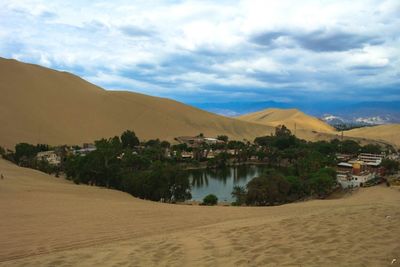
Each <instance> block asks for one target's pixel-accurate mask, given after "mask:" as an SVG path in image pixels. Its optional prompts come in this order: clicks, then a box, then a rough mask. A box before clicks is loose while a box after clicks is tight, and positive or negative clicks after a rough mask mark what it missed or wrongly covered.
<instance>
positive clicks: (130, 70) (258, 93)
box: [0, 0, 400, 106]
mask: <svg viewBox="0 0 400 267" xmlns="http://www.w3.org/2000/svg"><path fill="white" fill-rule="evenodd" d="M0 56H1V57H6V58H15V59H18V60H21V61H25V62H31V63H36V64H40V65H44V66H47V67H50V68H55V69H59V70H66V71H70V72H73V73H75V74H77V75H80V76H82V77H83V78H85V79H87V80H89V81H91V82H93V83H95V84H98V85H100V86H102V87H104V88H106V89H109V90H131V91H136V92H141V93H145V94H150V95H155V96H163V97H169V98H173V99H177V100H179V101H183V102H185V103H197V104H198V105H200V106H201V103H205V102H207V103H210V102H231V103H232V102H235V103H236V102H237V103H240V102H251V101H255V102H257V101H277V102H283V103H292V102H296V101H302V100H304V101H309V102H318V101H320V100H331V101H341V100H348V99H358V100H362V101H370V100H377V99H379V100H382V101H392V100H400V1H399V0H388V1H378V0H362V1H357V0H352V1H348V0H343V1H338V0H336V1H323V0H321V1H307V0H303V1H297V0H293V1H285V0H280V1H272V0H271V1H267V0H263V1H205V0H203V1H178V0H175V1H172V0H171V1H153V0H143V1H123V0H117V1H82V0H79V1H78V0H76V1H45V0H43V1H17V0H12V1H7V0H2V1H0Z"/></svg>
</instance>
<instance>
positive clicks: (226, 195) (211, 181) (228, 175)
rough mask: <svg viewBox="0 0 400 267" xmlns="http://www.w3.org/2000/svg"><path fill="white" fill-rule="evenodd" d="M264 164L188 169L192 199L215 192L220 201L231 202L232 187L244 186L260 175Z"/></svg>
mask: <svg viewBox="0 0 400 267" xmlns="http://www.w3.org/2000/svg"><path fill="white" fill-rule="evenodd" d="M265 169H266V166H262V165H245V166H237V167H226V168H218V169H204V170H190V171H188V172H189V179H190V182H191V185H192V199H193V200H202V199H203V198H204V197H205V196H206V195H208V194H215V195H216V196H217V197H218V199H219V200H220V201H228V202H232V201H234V199H233V198H232V196H231V193H232V190H233V187H234V186H236V185H239V186H245V185H246V184H247V183H248V182H249V181H250V180H251V179H253V178H254V177H256V176H258V175H260V174H261V173H262V172H263V170H265Z"/></svg>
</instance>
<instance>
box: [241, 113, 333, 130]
mask: <svg viewBox="0 0 400 267" xmlns="http://www.w3.org/2000/svg"><path fill="white" fill-rule="evenodd" d="M237 118H238V119H240V120H243V121H248V122H255V123H260V124H263V125H268V126H272V127H276V126H278V125H282V124H284V125H285V126H286V127H288V128H289V129H291V130H294V129H295V128H296V130H297V129H300V130H309V131H317V132H326V133H332V132H335V129H334V128H333V127H332V126H330V125H329V124H327V123H326V122H324V121H321V120H319V119H317V118H315V117H313V116H310V115H307V114H305V113H303V112H301V111H300V110H298V109H279V108H269V109H265V110H261V111H258V112H254V113H249V114H245V115H242V116H239V117H237Z"/></svg>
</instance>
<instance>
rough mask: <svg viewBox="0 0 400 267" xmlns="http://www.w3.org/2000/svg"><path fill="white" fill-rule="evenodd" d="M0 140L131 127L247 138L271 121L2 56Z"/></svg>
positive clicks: (76, 139) (168, 135)
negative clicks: (107, 86)
mask: <svg viewBox="0 0 400 267" xmlns="http://www.w3.org/2000/svg"><path fill="white" fill-rule="evenodd" d="M0 125H1V127H0V145H3V146H8V147H12V146H13V145H14V144H15V143H18V142H30V143H38V142H39V143H48V144H54V145H57V144H65V143H67V144H81V143H83V142H92V141H93V140H95V139H98V138H103V137H112V136H114V135H119V134H120V133H122V131H124V130H126V129H132V130H134V131H135V132H136V133H137V135H138V136H139V137H140V138H142V139H149V138H161V139H168V140H172V139H173V138H174V137H176V136H181V135H195V134H199V133H204V134H205V135H208V136H216V135H217V134H226V135H228V136H230V137H232V138H236V139H240V140H242V139H243V138H247V139H249V140H253V139H254V137H256V136H260V135H265V134H268V133H270V132H271V131H272V130H273V129H272V128H271V127H266V126H262V125H259V124H252V123H247V122H243V121H239V120H236V119H232V118H226V117H223V116H219V115H216V114H212V113H209V112H206V111H202V110H199V109H196V108H193V107H190V106H187V105H184V104H182V103H179V102H176V101H173V100H169V99H164V98H157V97H151V96H146V95H142V94H137V93H128V92H115V91H106V90H103V89H101V88H99V87H97V86H95V85H93V84H90V83H88V82H86V81H84V80H83V79H81V78H79V77H77V76H74V75H72V74H70V73H65V72H58V71H54V70H51V69H47V68H43V67H40V66H37V65H31V64H25V63H21V62H18V61H15V60H7V59H2V58H0Z"/></svg>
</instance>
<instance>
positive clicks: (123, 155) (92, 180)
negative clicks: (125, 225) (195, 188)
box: [65, 131, 191, 202]
mask: <svg viewBox="0 0 400 267" xmlns="http://www.w3.org/2000/svg"><path fill="white" fill-rule="evenodd" d="M139 144H140V142H139V139H138V138H137V137H136V135H135V133H134V132H132V131H126V132H124V133H123V134H122V135H121V137H118V136H115V137H113V138H110V139H101V140H98V141H95V145H96V150H95V151H93V152H90V153H89V154H87V155H86V156H84V157H82V156H80V155H75V156H70V157H68V159H67V161H66V164H65V172H66V174H67V177H69V178H70V179H72V180H73V181H74V182H75V183H85V184H91V185H98V186H105V187H108V188H114V189H117V190H122V191H125V192H128V193H130V194H132V195H134V196H136V197H139V198H143V199H149V200H154V201H164V202H175V201H184V200H186V199H190V198H191V194H190V183H189V178H188V176H187V175H186V174H185V173H184V171H183V170H182V169H181V168H179V167H178V166H177V165H176V164H174V162H173V161H172V160H170V159H168V158H167V157H166V155H165V148H166V147H169V146H170V144H169V143H168V142H165V141H163V142H160V141H159V140H150V141H147V142H145V143H143V145H142V146H139Z"/></svg>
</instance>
